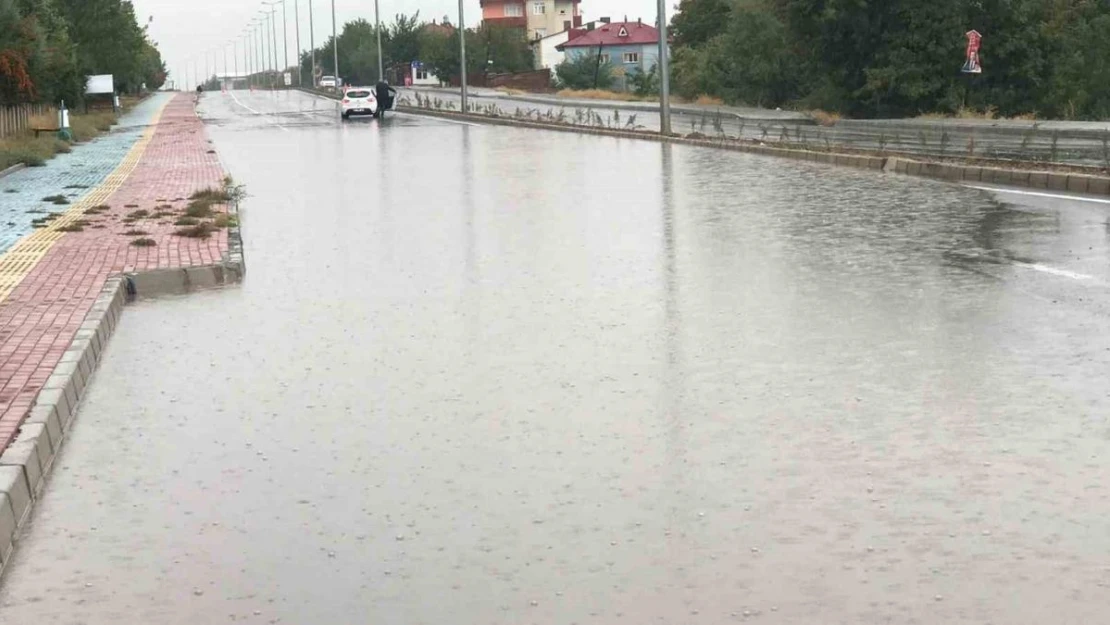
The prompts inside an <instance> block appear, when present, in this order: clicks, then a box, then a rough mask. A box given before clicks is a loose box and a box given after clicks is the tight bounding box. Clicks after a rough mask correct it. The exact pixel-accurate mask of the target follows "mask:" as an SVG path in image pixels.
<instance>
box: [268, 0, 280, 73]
mask: <svg viewBox="0 0 1110 625" xmlns="http://www.w3.org/2000/svg"><path fill="white" fill-rule="evenodd" d="M276 15H277V9H275V8H273V7H271V8H270V49H271V50H273V58H274V82H273V83H272V84H273V85H274V86H277V73H278V58H277V17H276Z"/></svg>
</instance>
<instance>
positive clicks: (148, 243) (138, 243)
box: [131, 239, 158, 247]
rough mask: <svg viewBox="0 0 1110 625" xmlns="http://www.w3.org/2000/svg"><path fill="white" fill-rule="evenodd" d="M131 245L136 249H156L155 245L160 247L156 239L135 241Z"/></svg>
mask: <svg viewBox="0 0 1110 625" xmlns="http://www.w3.org/2000/svg"><path fill="white" fill-rule="evenodd" d="M131 245H134V246H135V247H154V246H155V245H158V242H157V241H155V240H154V239H135V240H134V241H132V242H131Z"/></svg>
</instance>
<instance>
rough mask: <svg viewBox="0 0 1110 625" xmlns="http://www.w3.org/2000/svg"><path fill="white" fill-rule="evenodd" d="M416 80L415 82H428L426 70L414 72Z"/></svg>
mask: <svg viewBox="0 0 1110 625" xmlns="http://www.w3.org/2000/svg"><path fill="white" fill-rule="evenodd" d="M416 79H417V80H428V70H426V69H418V70H416Z"/></svg>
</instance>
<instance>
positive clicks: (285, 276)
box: [0, 92, 1110, 625]
mask: <svg viewBox="0 0 1110 625" xmlns="http://www.w3.org/2000/svg"><path fill="white" fill-rule="evenodd" d="M315 102H316V101H315V100H311V99H310V98H308V97H307V96H299V95H294V94H288V95H281V96H276V97H275V96H273V95H270V94H253V95H252V94H247V93H244V92H237V93H236V94H234V97H232V96H228V95H223V94H209V95H206V96H205V98H204V102H203V104H202V107H201V114H202V116H204V117H205V118H206V119H207V120H209V122H210V134H211V138H212V139H213V141H214V144H215V148H216V149H217V150H218V151H219V153H220V155H221V158H223V159H224V162H225V163H226V165H227V167H228V169H229V171H231V172H232V173H233V174H234V176H235V177H236V179H237V180H238V181H239V182H241V183H243V184H245V185H246V188H247V190H248V192H249V193H250V194H251V197H250V199H249V200H248V201H247V203H246V205H245V207H244V238H245V252H246V258H247V262H248V265H249V271H248V275H247V279H246V281H245V283H244V284H243V285H242V286H241V287H236V288H229V289H226V290H222V291H213V292H205V293H199V294H193V295H190V296H188V297H184V298H171V299H165V300H158V301H148V302H141V303H139V304H136V305H134V306H132V307H130V308H128V310H127V311H126V313H125V315H124V317H123V319H124V321H123V323H122V324H121V325H120V328H119V330H118V332H117V334H116V336H115V338H114V339H113V341H112V343H111V345H110V348H109V349H108V351H107V356H106V358H105V360H104V361H103V363H102V365H101V369H100V371H99V373H98V374H97V377H96V380H95V382H94V383H93V385H92V387H91V389H90V391H89V394H88V396H87V398H86V400H85V402H84V404H83V406H82V408H81V412H80V416H79V418H78V420H77V423H76V425H75V426H74V429H73V430H72V431H71V435H70V439H69V441H68V442H67V446H66V448H65V450H64V452H63V454H62V455H61V456H60V458H59V460H58V466H56V467H55V471H54V473H53V475H52V477H51V480H50V484H49V485H48V489H47V491H48V492H47V494H46V496H45V497H44V498H43V500H42V501H41V502H40V503H39V504H38V505H37V507H36V510H35V513H34V520H33V524H32V526H31V527H30V529H29V530H28V531H27V532H26V533H25V535H24V537H23V539H22V540H21V542H20V544H19V546H18V548H17V551H16V556H15V558H14V560H13V565H12V566H10V567H9V569H8V570H7V571H6V572H5V577H4V579H3V581H2V583H0V623H5V624H7V623H12V624H15V623H19V624H25V623H32V622H38V623H59V624H62V623H83V624H89V625H102V624H103V625H107V624H113V625H116V624H119V623H181V624H186V623H188V624H196V623H226V622H246V623H297V624H306V625H307V624H317V623H383V624H385V623H389V624H398V625H401V624H405V625H410V624H417V623H427V624H437V625H438V624H444V623H482V624H493V623H497V624H518V623H538V624H570V623H579V624H583V625H585V624H589V623H598V624H600V623H605V624H610V623H630V624H642V623H668V624H670V623H684V624H685V623H732V622H752V623H805V624H811V623H853V624H854V623H922V624H934V623H945V624H953V623H968V624H971V623H975V624H983V623H996V624H999V625H1014V624H1024V623H1028V624H1038V625H1040V624H1042V623H1094V622H1101V621H1104V620H1106V619H1107V618H1108V616H1110V608H1108V607H1107V606H1108V605H1110V603H1108V601H1107V596H1108V592H1110V588H1108V585H1110V531H1108V530H1110V521H1108V520H1107V519H1110V480H1108V477H1110V471H1108V467H1110V464H1108V461H1110V451H1108V450H1107V442H1108V440H1110V424H1108V423H1107V416H1108V415H1110V395H1108V393H1110V390H1108V389H1110V387H1108V385H1107V384H1106V378H1107V372H1108V371H1110V334H1108V333H1107V332H1106V331H1105V330H1106V328H1107V327H1108V318H1110V269H1108V263H1107V260H1108V258H1110V217H1108V216H1110V209H1108V208H1107V206H1106V205H1103V204H1097V203H1089V202H1078V201H1070V200H1063V199H1059V198H1056V199H1053V198H1044V197H1037V196H1024V195H1017V194H1013V193H1008V192H1001V193H997V194H995V193H991V192H987V191H983V190H976V189H969V188H964V187H960V186H955V185H950V184H944V183H940V182H933V181H927V180H921V179H914V178H909V177H902V176H894V175H884V174H881V173H876V172H868V171H856V170H851V169H838V168H834V167H827V166H822V165H817V164H812V163H804V162H796V161H786V160H775V159H770V158H763V157H758V156H753V155H746V154H739V153H729V152H721V151H714V150H711V149H700V148H691V147H684V146H673V147H672V146H667V145H659V144H656V143H653V142H642V141H632V140H616V139H610V138H600V137H594V136H580V135H573V134H564V133H548V132H539V131H531V130H518V129H511V128H504V127H482V126H472V125H466V124H455V123H448V122H443V121H436V120H425V119H420V118H416V117H410V116H401V115H398V116H393V117H391V118H388V119H386V120H384V121H382V122H377V121H368V122H359V123H351V124H346V125H342V126H340V125H338V124H335V123H334V122H333V121H332V119H331V117H330V116H329V115H328V114H327V113H328V110H330V109H328V107H327V106H324V107H323V108H321V109H320V110H319V111H318V112H317V113H314V112H313V107H315V106H316V104H315Z"/></svg>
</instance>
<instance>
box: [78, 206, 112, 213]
mask: <svg viewBox="0 0 1110 625" xmlns="http://www.w3.org/2000/svg"><path fill="white" fill-rule="evenodd" d="M106 210H108V207H107V206H104V205H103V204H101V205H100V206H94V207H92V208H86V209H85V210H84V211H83V212H84V213H85V214H86V215H99V214H101V213H103V212H104V211H106Z"/></svg>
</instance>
